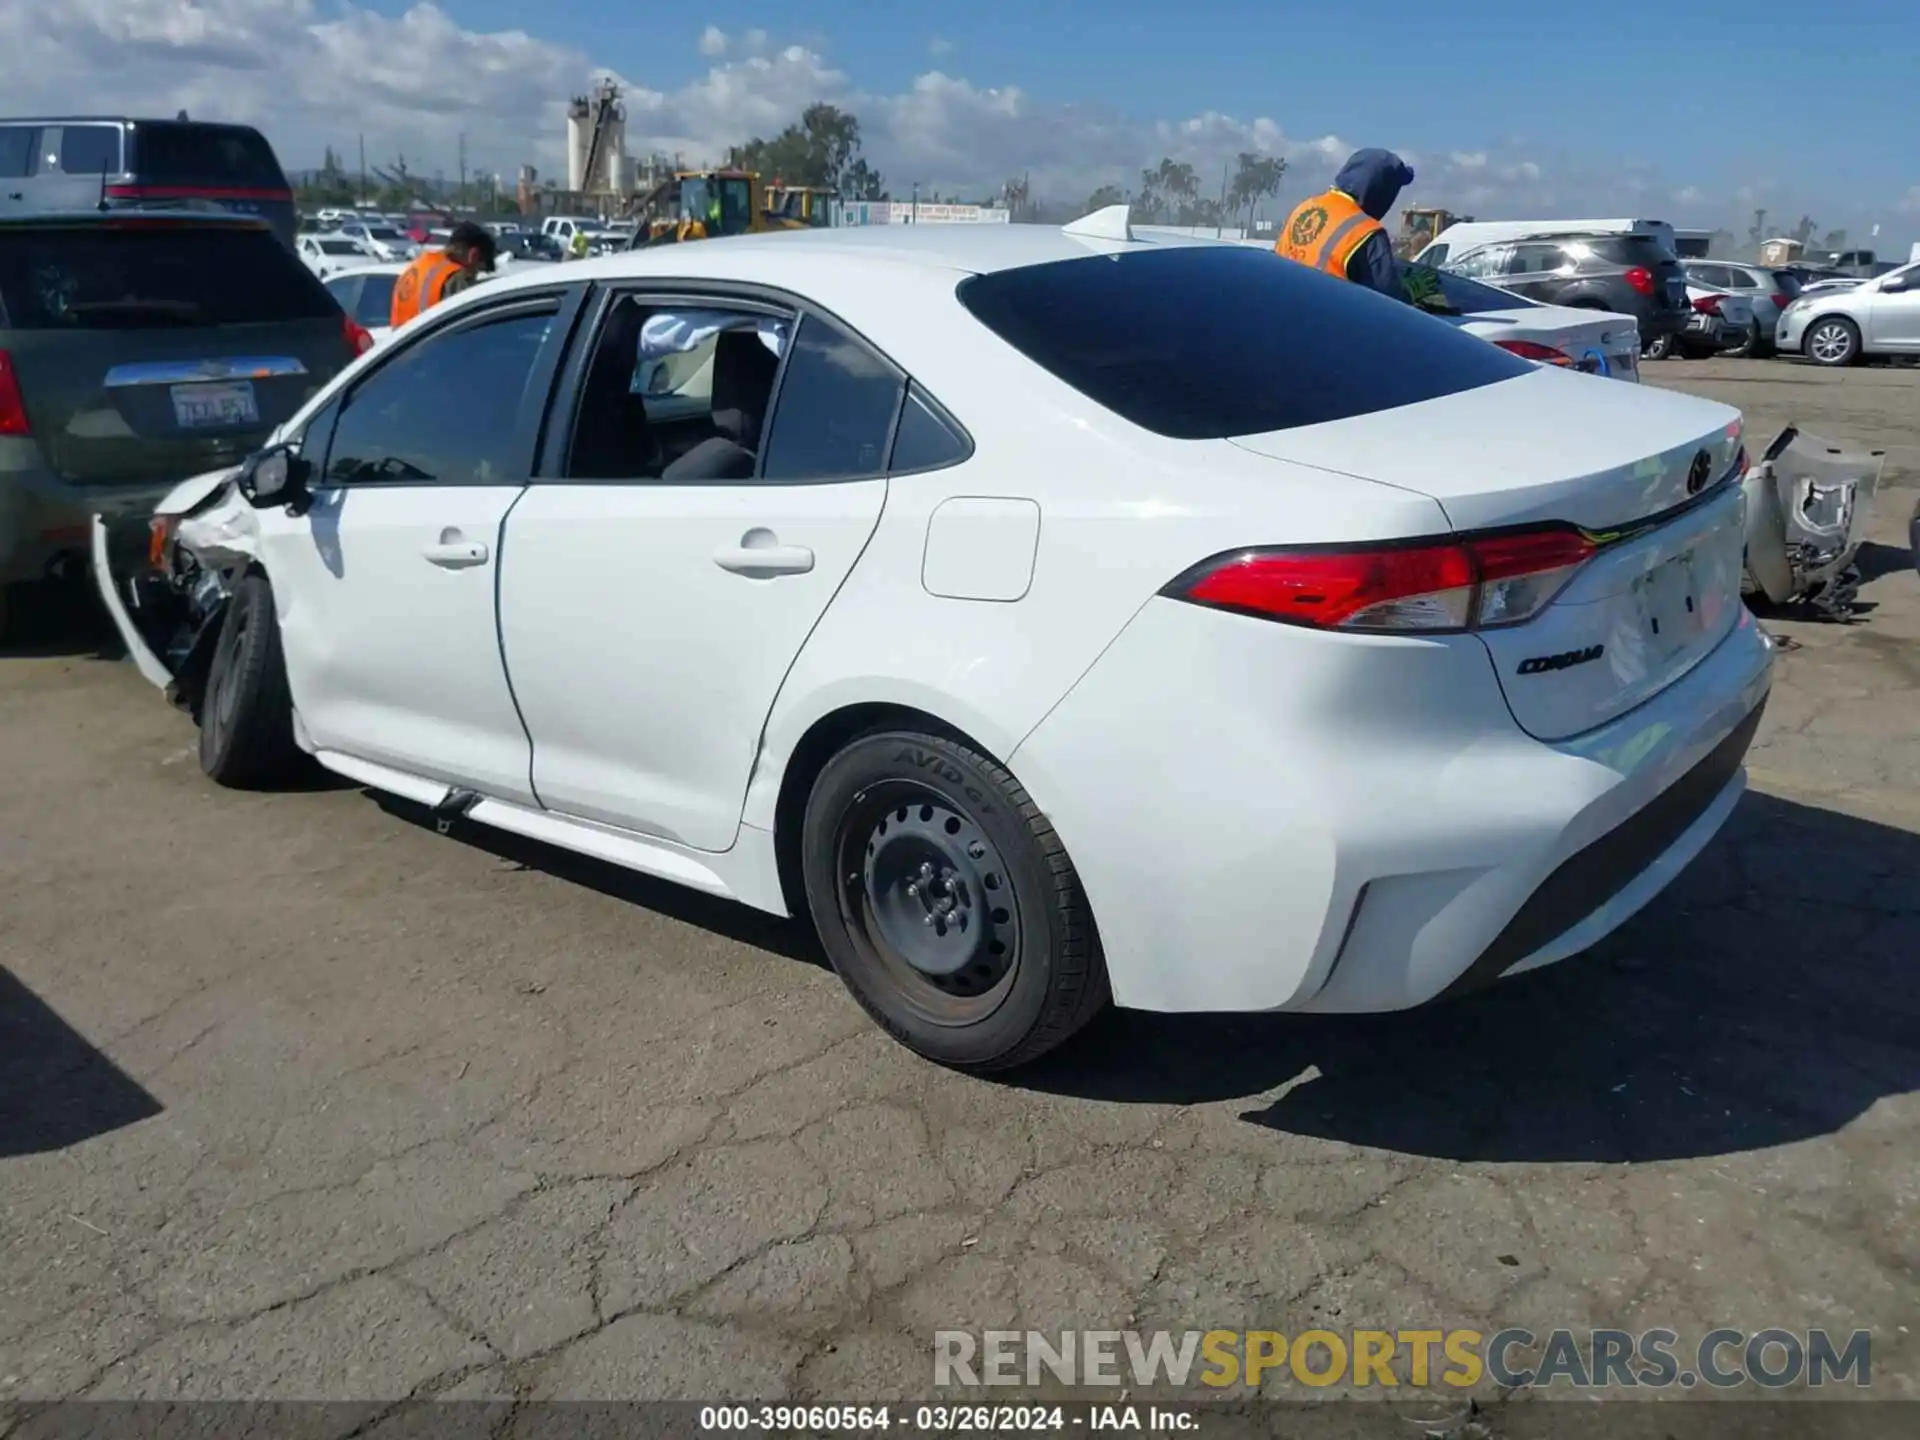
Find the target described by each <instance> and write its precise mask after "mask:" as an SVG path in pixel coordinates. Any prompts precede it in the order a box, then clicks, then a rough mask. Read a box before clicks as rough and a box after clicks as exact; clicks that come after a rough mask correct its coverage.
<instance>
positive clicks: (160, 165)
mask: <svg viewBox="0 0 1920 1440" xmlns="http://www.w3.org/2000/svg"><path fill="white" fill-rule="evenodd" d="M130 168H132V169H133V170H135V171H137V172H138V174H139V176H140V180H141V182H142V183H143V184H147V185H202V186H230V187H234V188H237V189H250V190H284V189H286V188H287V177H286V176H285V175H283V174H281V173H280V162H279V161H278V160H276V159H274V158H273V148H272V147H271V146H270V145H268V144H267V141H266V137H265V136H263V135H262V134H261V133H260V132H259V131H258V130H255V129H252V128H251V127H249V126H245V125H196V124H192V123H190V122H189V123H181V122H178V121H165V122H162V123H159V124H154V125H142V126H140V127H138V128H137V129H136V130H135V131H134V161H133V165H132V166H131V167H130Z"/></svg>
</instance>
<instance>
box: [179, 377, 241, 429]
mask: <svg viewBox="0 0 1920 1440" xmlns="http://www.w3.org/2000/svg"><path fill="white" fill-rule="evenodd" d="M173 418H174V420H175V421H176V422H178V424H179V426H180V428H181V429H182V430H218V429H227V428H231V427H232V426H236V425H257V424H259V423H260V407H259V406H258V405H257V404H256V403H255V402H254V398H253V382H252V381H251V380H236V381H233V382H231V383H229V384H222V385H175V386H174V387H173Z"/></svg>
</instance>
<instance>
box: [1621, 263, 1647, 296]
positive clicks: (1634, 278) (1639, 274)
mask: <svg viewBox="0 0 1920 1440" xmlns="http://www.w3.org/2000/svg"><path fill="white" fill-rule="evenodd" d="M1624 278H1625V280H1626V282H1627V284H1629V285H1631V286H1632V287H1633V288H1634V289H1635V290H1638V291H1639V292H1640V293H1641V294H1642V295H1651V294H1652V293H1653V272H1652V271H1651V270H1649V269H1647V267H1646V266H1644V265H1636V266H1634V267H1633V269H1631V270H1629V271H1627V273H1626V275H1625V277H1624Z"/></svg>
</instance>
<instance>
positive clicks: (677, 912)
mask: <svg viewBox="0 0 1920 1440" xmlns="http://www.w3.org/2000/svg"><path fill="white" fill-rule="evenodd" d="M366 793H367V796H368V798H369V799H371V800H372V801H373V802H374V803H375V804H377V805H378V806H379V807H380V808H381V809H382V810H384V811H386V812H387V813H388V814H389V815H392V816H394V817H395V818H396V819H400V820H405V821H407V822H408V823H409V824H413V825H423V826H429V827H431V826H432V825H433V823H434V819H433V815H432V812H430V811H429V810H428V809H427V808H426V807H425V806H423V805H419V804H415V803H414V802H412V801H409V800H403V799H400V798H399V797H398V796H394V795H385V794H381V793H379V792H377V791H372V790H369V791H367V792H366ZM448 835H449V838H450V839H454V840H458V841H460V842H461V843H462V844H464V845H470V846H472V847H473V848H474V849H475V850H479V851H483V852H484V853H486V854H488V855H492V856H493V857H495V858H496V859H499V860H504V861H505V862H507V863H508V864H509V865H512V866H513V867H514V868H516V869H519V870H538V871H539V872H540V873H541V874H543V875H551V876H553V877H554V878H555V879H557V880H564V881H566V882H567V883H568V884H569V885H581V886H585V887H586V888H587V889H589V890H597V891H599V893H600V894H602V895H605V896H607V897H609V898H610V899H614V900H618V901H621V902H622V903H623V904H627V905H637V906H639V907H641V908H642V909H645V910H652V911H654V912H655V913H657V914H660V915H665V916H666V917H667V918H668V919H670V920H678V921H680V922H681V923H682V924H684V925H695V926H698V927H699V928H700V929H702V930H708V931H711V932H712V933H713V934H715V935H723V936H725V937H726V938H727V939H729V940H734V941H738V942H739V943H740V944H742V945H751V946H753V947H755V948H756V949H759V950H765V951H768V952H770V953H772V954H774V955H778V956H780V957H782V958H783V959H787V960H798V961H801V962H802V963H804V964H808V965H818V966H823V967H824V966H825V965H826V963H827V957H826V954H825V952H823V951H822V950H821V949H820V942H819V941H818V939H816V938H815V936H814V934H813V931H812V928H811V927H810V926H807V925H802V924H799V923H798V922H796V921H793V920H782V919H781V918H780V917H779V916H777V915H769V914H767V913H766V912H765V911H761V910H755V909H753V908H751V907H750V906H747V905H742V904H740V903H738V902H737V901H733V900H723V899H721V898H720V897H719V896H717V895H703V894H701V893H700V892H699V891H697V890H689V889H687V888H686V887H685V886H683V885H673V884H669V883H668V882H667V881H665V880H656V879H654V878H653V877H652V876H651V875H642V874H640V873H639V872H637V871H634V870H627V869H624V868H622V867H621V866H618V865H612V864H609V863H608V862H606V861H604V860H596V859H594V858H593V857H592V856H589V855H581V854H578V853H577V852H575V851H572V850H563V849H561V848H560V847H559V846H557V845H547V844H544V843H542V842H541V841H538V840H529V839H527V838H525V837H524V836H520V835H514V834H511V833H510V832H508V831H505V830H495V829H493V828H491V827H490V826H486V825H474V824H464V823H456V824H455V825H454V827H453V828H452V830H451V831H449V832H448Z"/></svg>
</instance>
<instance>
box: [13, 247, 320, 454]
mask: <svg viewBox="0 0 1920 1440" xmlns="http://www.w3.org/2000/svg"><path fill="white" fill-rule="evenodd" d="M0 306H4V309H5V317H6V329H5V331H4V340H3V341H0V343H3V344H4V346H5V348H6V350H7V351H8V352H9V354H10V356H11V358H12V361H13V366H14V370H15V372H16V374H17V376H18V378H19V383H20V389H21V394H22V398H23V399H24V401H25V403H26V410H27V419H28V423H29V425H30V427H31V430H32V434H33V438H34V439H35V440H37V441H38V442H39V445H40V448H41V452H42V455H43V457H44V459H45V462H46V464H47V466H48V468H49V469H51V470H52V471H53V472H54V473H55V474H57V475H58V476H59V477H60V478H61V479H63V480H65V481H66V482H68V483H70V484H74V485H79V486H94V485H98V486H111V485H122V484H151V483H154V482H157V481H165V480H176V479H183V478H185V477H187V476H189V475H197V474H200V473H202V472H203V471H206V470H212V469H217V468H219V467H220V466H222V465H226V464H231V463H234V462H235V461H237V460H239V459H241V458H243V457H244V456H245V455H246V454H247V452H248V451H250V450H252V449H254V448H256V447H257V446H258V445H259V444H260V443H261V442H262V441H263V440H264V439H265V438H266V436H267V434H268V432H270V431H271V430H272V429H273V428H274V427H275V426H277V425H279V424H280V423H281V422H282V421H284V420H287V419H289V418H291V417H292V415H293V414H294V412H295V411H297V410H298V409H299V408H300V407H301V406H302V405H303V404H305V403H306V401H307V399H308V398H309V397H311V396H312V395H313V394H314V393H315V392H316V391H317V390H318V389H319V387H320V386H321V385H323V384H325V383H326V382H327V381H328V380H331V379H332V378H333V376H334V375H336V374H337V373H338V372H339V371H340V370H341V369H342V368H343V367H344V366H345V365H346V364H347V363H348V361H350V360H351V359H352V358H353V350H352V347H351V345H350V344H349V342H348V339H347V336H346V333H345V329H344V325H343V321H342V317H341V315H340V311H339V308H338V307H337V306H336V305H335V304H334V303H333V301H332V300H331V299H330V298H329V297H328V295H327V293H326V291H325V290H324V289H322V288H321V286H320V282H319V281H318V280H317V279H315V278H314V276H313V275H312V274H310V273H309V272H308V271H307V269H306V268H305V267H304V266H303V265H301V263H300V262H299V261H298V260H297V259H295V258H294V256H293V255H292V253H291V252H289V251H288V250H286V249H284V248H282V247H281V246H280V245H279V244H278V243H276V241H275V240H274V237H273V236H272V235H271V234H269V233H268V232H267V231H266V230H264V229H261V228H259V227H258V226H251V225H236V224H233V223H231V222H214V223H207V222H201V221H194V220H189V219H182V220H156V219H133V218H115V217H113V216H111V215H105V216H101V217H100V218H99V219H97V220H95V219H92V218H88V219H86V220H81V221H71V222H49V223H45V224H37V223H32V222H25V223H16V224H13V225H8V226H6V227H4V228H0Z"/></svg>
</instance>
